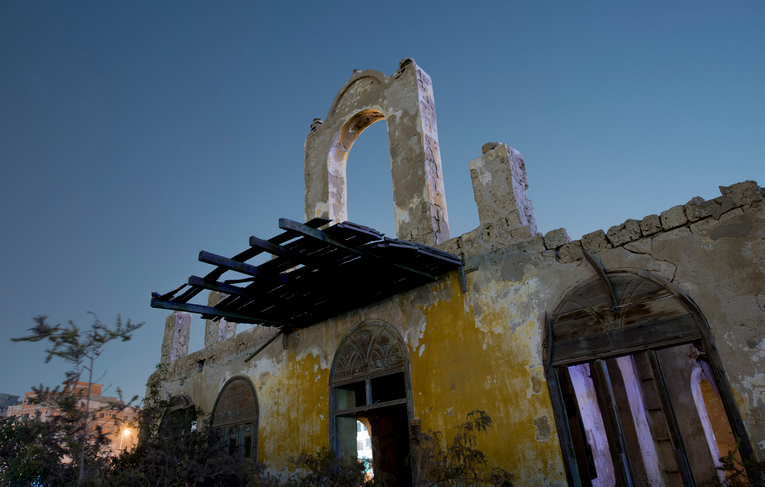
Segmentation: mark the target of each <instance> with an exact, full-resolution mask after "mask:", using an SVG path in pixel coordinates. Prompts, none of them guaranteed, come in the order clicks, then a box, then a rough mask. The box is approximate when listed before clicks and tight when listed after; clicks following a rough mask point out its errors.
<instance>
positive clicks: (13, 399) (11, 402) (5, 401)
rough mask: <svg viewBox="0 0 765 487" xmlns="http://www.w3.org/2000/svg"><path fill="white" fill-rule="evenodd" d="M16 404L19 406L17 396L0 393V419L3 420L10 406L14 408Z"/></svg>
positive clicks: (19, 402)
mask: <svg viewBox="0 0 765 487" xmlns="http://www.w3.org/2000/svg"><path fill="white" fill-rule="evenodd" d="M17 404H21V401H19V396H14V395H12V394H6V393H4V392H0V418H3V417H5V416H6V414H8V408H9V407H10V406H15V405H17Z"/></svg>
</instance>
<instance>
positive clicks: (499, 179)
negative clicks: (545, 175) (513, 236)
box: [470, 142, 537, 235]
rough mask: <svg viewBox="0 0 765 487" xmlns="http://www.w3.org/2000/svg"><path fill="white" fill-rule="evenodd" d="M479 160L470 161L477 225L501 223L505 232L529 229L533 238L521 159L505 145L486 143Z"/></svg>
mask: <svg viewBox="0 0 765 487" xmlns="http://www.w3.org/2000/svg"><path fill="white" fill-rule="evenodd" d="M482 150H483V154H482V155H481V157H478V158H476V159H473V160H472V161H470V178H471V179H472V180H473V195H474V197H475V202H476V205H477V206H478V219H479V221H480V222H481V224H482V225H483V224H485V223H493V222H495V221H497V220H500V219H505V221H506V225H507V228H508V230H515V229H517V228H520V227H522V226H529V230H530V233H531V234H532V235H536V233H537V222H536V219H535V217H534V207H533V206H532V205H531V200H530V199H528V198H527V197H526V190H527V189H529V183H528V180H527V179H526V165H525V163H524V162H523V155H522V154H521V153H520V152H518V151H517V150H515V149H513V148H512V147H510V146H509V145H507V144H501V143H499V142H489V143H488V144H484V146H483V149H482Z"/></svg>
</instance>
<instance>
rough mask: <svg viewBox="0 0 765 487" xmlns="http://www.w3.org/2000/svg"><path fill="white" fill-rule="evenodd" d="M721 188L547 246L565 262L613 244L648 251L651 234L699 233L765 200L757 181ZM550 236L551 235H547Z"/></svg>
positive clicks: (763, 192)
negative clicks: (712, 196) (709, 195)
mask: <svg viewBox="0 0 765 487" xmlns="http://www.w3.org/2000/svg"><path fill="white" fill-rule="evenodd" d="M720 192H721V193H722V196H718V197H717V198H715V199H713V200H709V201H705V200H704V199H703V198H701V197H698V196H697V197H695V198H692V199H691V200H690V201H689V202H688V203H686V204H685V205H677V206H673V207H672V208H670V209H668V210H666V211H663V212H661V214H660V215H648V216H646V217H645V218H643V219H642V220H639V221H638V220H633V219H630V220H627V221H625V222H624V223H622V224H620V225H614V226H612V227H611V228H609V229H608V231H607V232H603V230H596V231H594V232H592V233H588V234H587V235H584V236H583V237H582V239H581V240H577V241H574V242H570V243H568V244H564V245H562V246H560V247H556V248H554V247H553V246H547V248H548V249H551V250H553V249H554V250H556V251H557V252H558V260H560V261H561V262H563V263H567V262H574V261H576V260H579V259H581V258H582V253H581V250H580V249H584V250H585V251H586V252H588V253H590V254H595V253H597V252H600V251H601V250H605V249H609V248H616V247H624V248H625V249H627V250H629V251H630V252H637V253H647V252H648V250H649V248H650V240H648V238H649V237H653V236H654V235H656V234H659V233H661V232H667V231H670V230H675V229H679V228H683V227H688V228H689V229H690V231H691V232H693V233H695V230H696V229H698V228H700V227H704V226H708V225H709V224H711V223H713V222H715V221H718V220H724V219H726V218H730V217H735V216H736V215H738V214H739V213H741V211H742V210H740V209H739V208H741V207H744V206H751V205H756V204H759V203H761V202H763V201H765V189H763V188H761V187H759V186H758V185H757V183H756V182H755V181H744V182H742V183H736V184H733V185H731V186H720ZM737 209H738V210H737ZM734 210H737V211H734ZM546 238H547V235H545V239H546ZM545 243H547V240H545Z"/></svg>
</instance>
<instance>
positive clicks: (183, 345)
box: [160, 311, 191, 364]
mask: <svg viewBox="0 0 765 487" xmlns="http://www.w3.org/2000/svg"><path fill="white" fill-rule="evenodd" d="M190 333H191V314H190V313H184V312H182V311H176V312H175V313H173V314H171V315H170V316H168V317H167V319H166V320H165V336H164V339H163V340H162V358H161V360H160V362H161V363H163V364H169V363H170V362H172V361H173V360H175V359H178V358H180V357H183V356H185V355H188V353H189V334H190Z"/></svg>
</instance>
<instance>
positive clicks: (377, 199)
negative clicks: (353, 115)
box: [346, 119, 396, 238]
mask: <svg viewBox="0 0 765 487" xmlns="http://www.w3.org/2000/svg"><path fill="white" fill-rule="evenodd" d="M346 181H347V185H348V220H350V221H352V222H354V223H358V224H361V225H364V226H367V227H371V228H374V229H375V230H378V231H380V232H382V233H384V234H385V235H386V236H387V237H390V238H395V237H396V220H395V214H394V211H393V190H392V187H393V186H392V176H391V163H390V147H389V142H388V125H387V124H386V123H385V120H384V119H381V120H379V122H376V123H373V124H371V125H370V126H369V127H368V128H367V129H366V130H364V134H363V136H362V137H359V138H358V139H356V141H355V142H354V144H353V150H352V151H350V153H349V154H348V161H347V167H346Z"/></svg>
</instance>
